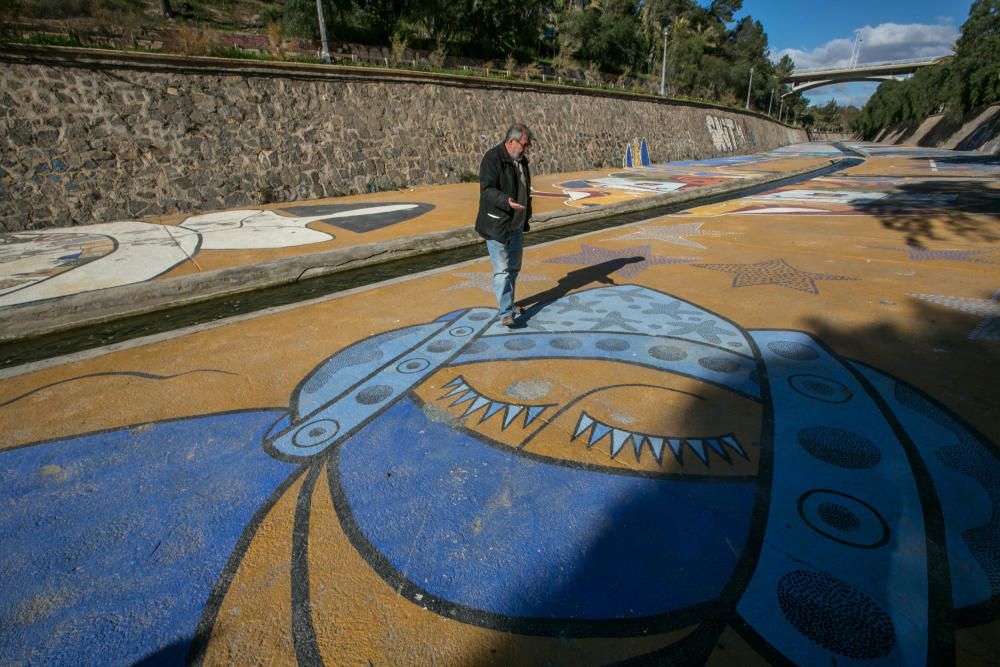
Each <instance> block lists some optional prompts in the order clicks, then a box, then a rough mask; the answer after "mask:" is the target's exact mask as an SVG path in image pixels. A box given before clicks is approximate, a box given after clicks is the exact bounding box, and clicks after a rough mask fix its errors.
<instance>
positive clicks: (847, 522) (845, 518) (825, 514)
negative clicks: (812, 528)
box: [816, 503, 861, 533]
mask: <svg viewBox="0 0 1000 667" xmlns="http://www.w3.org/2000/svg"><path fill="white" fill-rule="evenodd" d="M816 514H818V515H819V518H820V519H822V520H823V523H825V524H826V525H828V526H830V527H831V528H836V529H837V530H839V531H842V532H845V533H850V532H853V531H855V530H857V529H858V528H860V527H861V519H859V518H858V515H857V514H855V513H854V512H852V511H851V510H849V509H847V508H846V507H844V506H843V505H841V504H840V503H820V504H819V507H817V508H816Z"/></svg>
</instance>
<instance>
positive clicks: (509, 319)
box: [500, 315, 514, 329]
mask: <svg viewBox="0 0 1000 667" xmlns="http://www.w3.org/2000/svg"><path fill="white" fill-rule="evenodd" d="M500 324H502V325H504V326H505V327H507V328H508V329H509V328H511V327H513V326H514V318H513V317H511V316H510V315H507V316H506V317H504V318H503V319H502V320H500Z"/></svg>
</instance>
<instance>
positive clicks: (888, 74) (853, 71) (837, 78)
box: [782, 56, 951, 97]
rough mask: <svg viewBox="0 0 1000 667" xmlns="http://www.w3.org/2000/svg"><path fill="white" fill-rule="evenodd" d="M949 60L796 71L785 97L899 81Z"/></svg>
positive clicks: (922, 60)
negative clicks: (849, 84)
mask: <svg viewBox="0 0 1000 667" xmlns="http://www.w3.org/2000/svg"><path fill="white" fill-rule="evenodd" d="M950 57H951V56H937V57H935V58H913V59H910V60H892V61H888V62H881V63H864V64H862V65H854V66H852V67H836V68H832V69H804V70H796V71H794V72H792V73H791V74H790V75H788V76H787V77H786V78H785V79H784V83H790V84H791V86H792V87H791V90H789V91H788V92H786V93H784V94H783V95H782V97H784V96H785V95H790V94H792V93H801V92H804V91H806V90H812V89H813V88H819V87H820V86H828V85H831V84H834V83H845V82H847V81H876V82H877V81H885V80H887V79H898V78H900V77H903V76H906V75H909V74H913V73H914V72H916V71H917V70H918V69H920V68H921V67H928V66H930V65H933V64H935V63H938V62H941V61H942V60H944V59H946V58H950Z"/></svg>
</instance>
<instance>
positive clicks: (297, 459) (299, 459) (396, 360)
mask: <svg viewBox="0 0 1000 667" xmlns="http://www.w3.org/2000/svg"><path fill="white" fill-rule="evenodd" d="M469 310H472V309H471V308H467V309H465V310H463V311H461V314H460V315H458V316H457V317H455V318H454V319H451V320H445V321H440V322H439V321H438V320H433V321H432V322H425V323H420V324H414V325H410V326H406V327H400V328H398V329H390V330H389V331H383V332H381V333H378V334H375V335H373V336H369V337H368V338H363V339H361V340H359V341H356V342H354V343H351V345H350V346H348V347H351V346H354V345H358V344H360V343H363V342H365V341H367V340H370V339H372V338H376V337H378V336H381V335H384V334H387V333H391V332H393V331H404V330H406V329H410V328H413V327H420V326H426V325H429V324H440V325H441V326H440V327H438V328H437V329H435V330H434V331H432V332H431V333H430V334H428V335H427V336H426V337H424V338H422V339H421V340H420V341H419V342H418V343H416V344H415V345H413V346H411V347H410V348H408V349H406V350H404V351H403V352H401V353H400V354H398V355H396V356H395V357H392V358H391V359H389V360H387V361H384V362H383V363H382V364H381V365H380V366H379V367H378V368H376V369H375V370H373V371H372V372H371V373H369V374H368V375H366V376H365V377H363V378H361V379H360V380H358V381H357V382H355V383H354V384H352V385H351V386H350V387H348V388H347V389H345V390H344V391H342V392H340V393H339V394H337V395H336V396H334V397H333V398H331V399H330V400H328V401H324V403H323V405H322V406H321V407H320V408H317V409H316V410H313V411H312V412H310V413H309V414H307V415H304V416H302V417H300V418H299V419H298V420H297V421H296V420H294V419H291V414H292V412H291V408H289V409H288V411H287V412H286V416H288V417H289V418H290V419H289V423H288V425H287V426H286V427H285V428H284V429H283V430H281V431H279V432H277V433H270V432H269V433H268V434H267V435H265V437H264V442H263V443H262V445H261V446H262V447H263V449H264V451H265V452H266V453H267V454H268V455H269V456H271V457H273V458H275V459H277V460H279V461H284V462H286V463H292V464H296V463H297V464H303V463H307V462H309V461H312V460H313V459H315V458H316V457H321V456H323V455H324V454H325V452H326V451H327V450H328V449H329V447H325V448H324V449H322V450H320V451H318V452H316V453H315V454H307V455H303V456H289V455H287V454H285V453H283V452H280V451H278V450H277V449H276V448H275V447H274V444H273V441H274V440H276V439H277V438H279V437H281V436H283V435H285V434H286V433H290V432H292V430H294V429H297V428H301V427H302V425H303V424H304V423H305V422H306V421H307V420H308V419H310V418H311V417H312V416H313V415H315V414H317V413H318V412H319V411H320V410H322V409H323V407H325V406H328V405H330V404H331V403H333V402H335V401H338V400H340V399H341V398H343V397H344V396H347V395H348V394H350V393H351V392H352V391H354V390H355V389H357V387H359V386H361V385H362V384H364V383H365V382H367V381H368V380H370V379H372V378H373V377H375V376H376V375H378V374H379V373H380V372H381V371H382V370H383V369H385V368H388V367H389V366H393V367H395V366H396V365H398V364H400V363H401V362H402V360H403V358H404V357H406V355H408V354H411V353H412V352H413V351H414V350H415V349H417V348H419V347H421V346H423V345H424V344H425V343H426V342H427V341H429V340H430V339H432V338H434V337H435V336H437V335H439V334H440V333H441V332H442V331H444V330H445V329H447V328H448V327H449V326H451V325H452V324H454V322H455V320H456V319H459V318H460V317H463V316H464V315H465V314H466V313H467V312H468V311H469ZM495 318H496V316H494V319H495ZM487 328H488V327H487ZM473 330H474V329H473ZM484 330H485V329H483V330H481V331H480V332H479V334H478V335H473V336H470V337H469V340H468V341H466V342H465V344H463V345H458V346H457V348H456V350H455V351H454V353H453V354H452V355H451V356H450V357H446V358H444V359H442V361H441V362H440V364H439V365H438V368H439V369H440V368H444V367H446V366H450V365H451V362H452V361H454V359H455V357H456V356H458V355H459V354H461V352H462V349H463V348H464V347H465V345H468V344H470V343H471V342H472V341H474V340H476V339H477V338H478V337H479V336H481V335H482V333H483V331H484ZM344 349H346V348H344ZM342 351H343V350H338V351H337V352H334V353H333V354H332V355H330V356H329V357H327V358H325V359H324V360H323V361H322V362H320V363H319V364H317V365H316V366H314V367H313V370H312V371H310V372H309V373H308V374H307V375H306V376H305V377H303V378H302V380H300V381H299V384H298V385H296V387H295V389H293V390H292V398H291V402H292V403H294V404H297V403H298V397H299V393H300V391H301V389H302V387H303V386H304V385H305V384H306V383H307V382H308V381H309V380H310V379H311V377H312V375H313V373H314V372H315V370H316V368H319V366H321V365H323V364H325V363H327V362H328V361H330V360H331V359H333V358H334V357H336V356H337V355H338V354H340V352H342ZM431 375H433V373H432V374H431ZM431 375H428V376H427V377H431ZM424 380H426V378H424ZM422 383H423V381H421V382H420V383H418V386H419V384H422ZM412 391H413V390H412V388H411V389H409V390H407V391H405V392H402V393H400V394H396V395H395V396H387V397H386V399H385V400H384V401H383V403H384V404H383V405H382V407H380V408H378V410H376V411H374V412H372V413H371V414H370V415H369V416H368V417H367V418H366V419H364V420H362V421H361V422H359V423H358V424H357V425H356V426H355V427H354V428H352V429H351V430H349V431H345V432H343V433H340V432H339V431H338V433H337V434H335V436H334V437H336V438H337V439H338V441H339V442H343V441H345V440H347V439H348V438H350V437H352V436H353V435H354V434H355V433H357V432H358V431H360V430H361V429H363V428H364V427H366V426H367V425H368V424H369V423H371V421H372V420H374V419H376V418H378V417H379V416H380V415H381V414H382V413H383V412H385V411H386V410H388V409H389V408H391V407H392V406H393V405H394V404H395V403H396V402H397V401H399V400H400V399H402V398H403V397H405V396H406V395H407V394H409V393H410V392H412ZM279 421H280V420H279ZM276 423H277V422H276ZM334 446H336V445H334Z"/></svg>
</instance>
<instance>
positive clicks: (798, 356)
mask: <svg viewBox="0 0 1000 667" xmlns="http://www.w3.org/2000/svg"><path fill="white" fill-rule="evenodd" d="M767 349H769V350H771V352H774V353H775V354H776V355H778V356H779V357H784V358H785V359H792V360H794V361H812V360H813V359H819V352H817V351H816V350H814V349H813V348H811V347H809V346H808V345H803V344H802V343H796V342H794V341H790V340H781V341H774V342H771V343H768V344H767Z"/></svg>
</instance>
